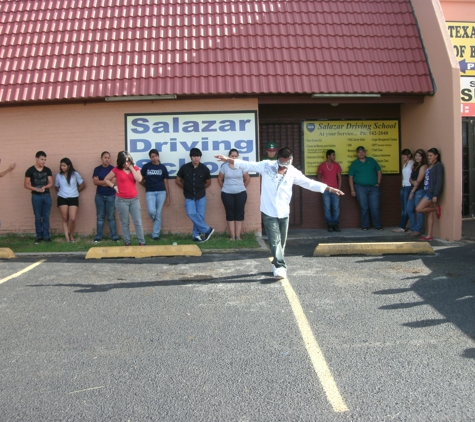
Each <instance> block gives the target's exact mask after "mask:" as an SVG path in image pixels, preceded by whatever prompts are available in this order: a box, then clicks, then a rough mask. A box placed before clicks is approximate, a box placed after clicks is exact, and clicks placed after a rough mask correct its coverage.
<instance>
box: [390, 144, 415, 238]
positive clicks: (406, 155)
mask: <svg viewBox="0 0 475 422" xmlns="http://www.w3.org/2000/svg"><path fill="white" fill-rule="evenodd" d="M401 162H402V172H401V173H402V181H401V190H400V192H399V197H400V199H401V218H400V219H399V225H398V226H397V227H396V228H395V229H392V230H391V231H392V232H393V233H404V232H405V231H406V226H407V222H408V221H409V214H408V212H407V210H406V208H407V203H408V202H409V195H410V194H411V190H412V184H411V172H412V165H413V164H414V160H412V153H411V150H409V149H407V148H406V149H403V150H402V151H401Z"/></svg>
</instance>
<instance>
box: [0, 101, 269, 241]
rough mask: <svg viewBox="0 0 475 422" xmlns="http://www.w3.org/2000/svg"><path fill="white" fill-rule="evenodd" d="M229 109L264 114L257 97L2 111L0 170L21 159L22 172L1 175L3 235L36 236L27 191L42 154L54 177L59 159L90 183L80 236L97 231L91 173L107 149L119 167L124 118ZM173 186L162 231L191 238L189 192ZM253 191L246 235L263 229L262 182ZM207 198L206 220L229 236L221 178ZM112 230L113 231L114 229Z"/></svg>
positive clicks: (54, 221)
mask: <svg viewBox="0 0 475 422" xmlns="http://www.w3.org/2000/svg"><path fill="white" fill-rule="evenodd" d="M223 110H257V100H254V99H228V100H220V101H215V100H199V101H198V100H194V101H173V100H162V101H155V102H152V101H135V102H104V103H92V104H73V105H71V104H67V105H66V104H61V105H41V106H29V107H28V106H25V107H9V108H2V109H1V113H0V127H2V131H1V132H0V145H1V149H0V158H1V159H2V162H1V164H0V171H3V170H5V169H6V167H7V166H8V165H9V164H10V163H13V162H16V164H17V167H16V168H15V169H14V170H13V171H12V172H10V173H8V174H7V175H5V176H4V177H2V178H0V197H1V198H2V205H1V207H0V220H1V221H2V226H1V228H0V232H1V233H8V232H14V233H19V232H27V233H34V231H35V228H34V216H33V210H32V207H31V193H30V192H29V191H27V190H26V189H24V188H23V181H24V176H25V171H26V169H27V168H28V167H30V166H32V165H33V164H34V163H35V154H36V152H37V151H38V150H44V151H45V152H46V154H47V155H48V157H47V163H46V165H47V166H48V167H49V168H51V170H52V172H53V178H54V176H55V175H56V174H57V173H58V169H59V161H60V159H61V158H63V157H68V158H70V159H71V160H72V162H73V164H74V167H75V168H76V169H77V170H78V171H79V173H80V174H81V175H82V176H83V178H84V179H85V181H86V189H85V190H83V191H82V192H81V193H80V204H79V212H78V217H77V226H76V228H77V232H78V233H81V234H92V233H94V231H95V227H96V210H95V205H94V195H95V191H96V186H95V185H94V184H93V182H92V172H93V169H94V167H96V166H98V165H100V164H101V161H100V155H101V152H102V151H104V150H107V151H109V152H110V153H111V156H112V162H111V164H112V165H115V159H116V157H117V153H118V152H119V151H121V150H124V148H125V135H124V114H127V113H155V112H157V113H159V112H185V111H223ZM170 187H171V205H170V206H169V207H167V206H165V207H164V211H163V231H164V232H184V233H189V232H191V229H192V225H191V222H190V220H189V219H188V217H187V216H186V213H185V210H184V206H183V204H184V197H183V193H182V191H180V190H179V188H178V186H176V185H175V181H174V179H172V180H171V183H170ZM138 189H139V196H140V200H141V204H142V220H143V224H144V228H145V232H146V233H150V231H151V228H152V224H151V220H150V218H149V217H148V215H147V207H146V205H145V188H143V187H142V186H139V187H138ZM247 191H248V201H247V205H246V220H245V223H244V230H246V231H252V232H256V231H257V232H260V231H261V221H260V213H259V195H260V188H259V178H257V177H253V178H251V183H250V184H249V186H248V188H247ZM207 196H208V206H207V211H206V219H207V222H208V223H209V224H210V225H211V226H212V227H214V228H215V230H217V231H218V232H221V231H225V229H226V220H225V215H224V209H223V205H222V202H221V190H220V188H219V185H218V182H217V179H216V178H213V179H212V182H211V186H210V187H209V188H208V189H207ZM52 197H53V207H52V211H51V228H52V230H54V232H56V233H62V228H61V218H60V213H59V210H58V209H57V207H56V191H55V189H52ZM119 226H120V225H119ZM106 230H107V231H108V228H107V225H106ZM132 230H133V226H132Z"/></svg>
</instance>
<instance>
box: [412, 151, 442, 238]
mask: <svg viewBox="0 0 475 422" xmlns="http://www.w3.org/2000/svg"><path fill="white" fill-rule="evenodd" d="M427 160H428V162H429V167H427V170H426V173H425V177H424V196H423V197H422V199H421V200H420V202H419V203H418V204H417V206H416V212H420V213H424V214H427V235H425V236H422V237H420V238H419V240H422V241H426V242H430V241H432V240H434V237H433V235H432V231H433V229H434V214H435V215H436V216H437V218H440V213H441V208H440V205H439V203H438V201H439V198H440V194H441V193H442V190H443V187H444V166H443V164H442V163H441V162H440V153H439V150H438V149H437V148H431V149H429V150H428V151H427Z"/></svg>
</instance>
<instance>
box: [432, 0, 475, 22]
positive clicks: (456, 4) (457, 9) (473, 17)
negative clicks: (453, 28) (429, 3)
mask: <svg viewBox="0 0 475 422" xmlns="http://www.w3.org/2000/svg"><path fill="white" fill-rule="evenodd" d="M440 6H441V7H442V11H443V12H444V19H445V20H446V21H465V22H475V0H440Z"/></svg>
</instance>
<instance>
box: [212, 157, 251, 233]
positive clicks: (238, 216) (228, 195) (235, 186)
mask: <svg viewBox="0 0 475 422" xmlns="http://www.w3.org/2000/svg"><path fill="white" fill-rule="evenodd" d="M228 157H229V158H233V159H234V158H239V152H238V150H237V149H235V148H233V149H232V150H230V151H229V154H228ZM250 181H251V177H250V176H249V173H248V172H247V171H245V170H242V169H237V168H235V167H234V166H233V165H232V164H230V163H224V164H223V165H222V166H221V169H220V170H219V175H218V183H219V186H220V187H221V201H223V205H224V209H225V211H226V222H227V225H228V230H229V234H230V238H229V240H231V241H234V240H241V233H242V224H243V221H244V207H245V205H246V201H247V191H246V187H247V185H248V184H249V182H250Z"/></svg>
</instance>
